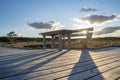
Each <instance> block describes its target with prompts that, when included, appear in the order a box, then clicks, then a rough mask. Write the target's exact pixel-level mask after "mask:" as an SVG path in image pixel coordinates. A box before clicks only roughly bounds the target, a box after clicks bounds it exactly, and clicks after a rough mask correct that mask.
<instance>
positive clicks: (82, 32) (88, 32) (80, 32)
mask: <svg viewBox="0 0 120 80" xmlns="http://www.w3.org/2000/svg"><path fill="white" fill-rule="evenodd" d="M40 34H41V35H42V36H43V48H44V49H45V48H46V36H51V37H52V39H51V41H52V44H51V47H52V48H54V38H55V37H56V36H57V37H58V44H59V46H58V49H59V50H62V49H63V47H62V45H63V43H62V38H63V37H67V38H68V41H67V42H68V49H71V37H79V36H86V41H88V40H89V39H90V38H92V34H93V28H85V29H77V30H67V29H62V30H56V31H49V32H44V33H40ZM85 45H86V44H85Z"/></svg>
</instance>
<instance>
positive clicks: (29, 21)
mask: <svg viewBox="0 0 120 80" xmlns="http://www.w3.org/2000/svg"><path fill="white" fill-rule="evenodd" d="M119 4H120V0H0V36H6V34H7V33H9V32H11V31H14V32H15V33H17V34H18V35H19V36H21V37H40V35H39V34H38V33H42V32H47V31H51V30H58V29H72V30H73V29H81V28H87V27H93V28H94V32H95V35H96V36H99V37H101V36H108V37H109V36H119V37H120V35H119V34H120V6H119Z"/></svg>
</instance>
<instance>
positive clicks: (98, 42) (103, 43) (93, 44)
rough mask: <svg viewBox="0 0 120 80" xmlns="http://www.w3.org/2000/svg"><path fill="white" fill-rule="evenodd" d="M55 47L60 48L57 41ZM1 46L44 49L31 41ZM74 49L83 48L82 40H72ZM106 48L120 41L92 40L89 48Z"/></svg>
mask: <svg viewBox="0 0 120 80" xmlns="http://www.w3.org/2000/svg"><path fill="white" fill-rule="evenodd" d="M63 44H64V48H67V45H68V43H67V40H64V42H63ZM55 45H56V46H58V42H57V40H56V41H55ZM0 46H14V47H20V48H24V47H28V48H35V49H40V48H42V42H38V41H37V42H36V41H30V42H28V41H27V42H13V43H10V42H0ZM46 46H47V47H48V48H50V47H51V42H50V41H47V45H46ZM71 46H72V48H82V44H81V39H72V40H71ZM106 46H120V39H92V40H90V41H89V42H88V48H99V47H106Z"/></svg>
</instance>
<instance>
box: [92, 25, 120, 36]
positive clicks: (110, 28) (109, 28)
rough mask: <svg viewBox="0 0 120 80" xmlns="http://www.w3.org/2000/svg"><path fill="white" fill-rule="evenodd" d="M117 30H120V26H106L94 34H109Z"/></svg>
mask: <svg viewBox="0 0 120 80" xmlns="http://www.w3.org/2000/svg"><path fill="white" fill-rule="evenodd" d="M117 30H120V26H116V27H106V28H103V29H101V30H100V31H96V32H95V33H94V34H95V35H102V34H108V33H113V32H116V31H117Z"/></svg>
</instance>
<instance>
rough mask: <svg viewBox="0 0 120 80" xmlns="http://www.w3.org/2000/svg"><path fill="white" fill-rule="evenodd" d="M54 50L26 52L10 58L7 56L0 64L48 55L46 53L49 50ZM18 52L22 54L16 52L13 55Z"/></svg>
mask: <svg viewBox="0 0 120 80" xmlns="http://www.w3.org/2000/svg"><path fill="white" fill-rule="evenodd" d="M54 51H56V50H51V51H46V52H40V54H31V52H28V53H27V54H25V55H21V56H19V57H15V58H11V59H9V58H8V59H7V60H3V61H0V65H6V64H8V65H9V64H12V63H16V62H19V61H22V60H26V59H30V58H34V57H37V56H43V55H48V53H51V52H54ZM33 53H34V52H33ZM18 54H22V53H16V54H14V55H18ZM6 56H7V55H6Z"/></svg>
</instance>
